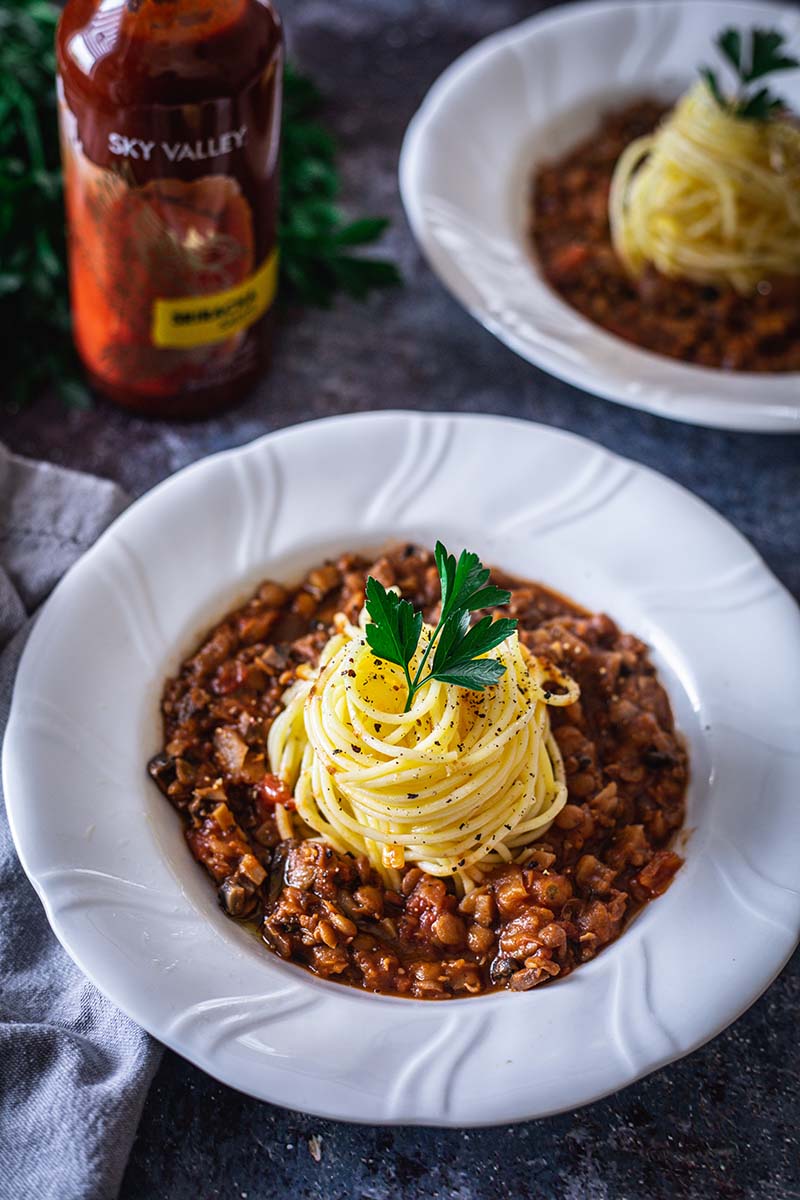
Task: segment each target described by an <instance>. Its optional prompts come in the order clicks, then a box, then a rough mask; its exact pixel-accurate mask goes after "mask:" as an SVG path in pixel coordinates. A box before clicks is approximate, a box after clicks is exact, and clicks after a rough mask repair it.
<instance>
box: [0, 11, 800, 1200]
mask: <svg viewBox="0 0 800 1200" xmlns="http://www.w3.org/2000/svg"><path fill="white" fill-rule="evenodd" d="M541 7H544V6H543V5H541V4H537V3H531V2H528V3H526V2H525V0H283V3H282V4H281V8H282V11H283V13H284V15H285V17H286V24H287V31H288V37H289V44H290V48H291V53H292V55H293V57H294V59H295V60H296V61H297V63H298V64H299V65H300V66H301V67H302V68H303V69H305V70H308V71H309V72H310V73H311V74H313V76H314V77H315V78H316V80H317V81H318V82H319V84H320V86H321V87H322V89H323V91H324V92H325V95H326V97H327V106H326V117H327V120H328V121H329V122H330V124H331V125H332V126H333V127H334V129H335V130H336V133H337V135H338V138H339V141H340V144H341V148H342V166H343V172H344V182H345V188H344V201H345V202H346V203H347V204H348V205H352V208H353V210H354V211H358V212H360V213H366V212H370V213H386V214H389V215H390V216H391V217H392V218H393V225H392V231H391V234H390V235H389V237H388V238H387V244H388V248H389V249H390V251H391V253H392V254H393V255H394V256H395V257H396V258H397V260H398V261H399V263H400V265H401V267H402V270H403V273H404V275H405V279H406V283H405V287H404V288H403V289H402V290H399V291H396V292H392V293H388V294H385V295H383V296H380V297H376V298H375V299H374V300H372V301H371V302H370V303H369V304H368V305H367V306H360V305H355V304H350V303H346V302H344V303H340V304H339V305H338V306H337V307H336V308H335V309H333V310H332V311H330V312H326V313H320V312H308V313H305V314H303V315H302V316H299V317H297V318H296V319H292V320H291V321H290V322H288V323H287V324H286V325H285V326H284V327H283V329H282V330H281V334H280V343H279V346H278V350H277V356H276V362H275V366H274V369H273V371H272V374H271V375H270V377H269V378H268V379H265V380H264V382H263V383H262V385H261V386H260V388H259V389H258V391H257V393H256V394H255V395H254V396H253V397H252V399H251V400H250V401H249V402H248V403H247V404H245V405H244V406H243V407H241V408H240V409H238V411H236V412H234V413H231V414H230V415H228V416H225V417H222V418H220V419H218V420H213V421H208V422H205V423H202V424H196V425H188V426H179V425H165V424H155V423H146V422H144V421H139V420H135V419H133V418H131V417H128V416H126V415H124V414H122V413H120V412H116V411H114V410H112V409H111V408H109V407H107V406H105V405H102V404H98V405H97V406H96V407H95V408H94V409H93V410H92V411H90V412H81V413H79V412H65V411H64V410H63V409H62V408H61V407H60V405H59V404H58V402H57V401H55V400H53V401H47V400H44V401H42V402H40V403H38V404H36V405H35V406H34V407H32V408H31V409H30V410H29V411H27V412H25V413H23V414H21V415H18V416H15V417H8V416H5V417H0V438H2V439H3V440H4V441H6V442H7V443H8V444H9V445H10V446H11V448H12V449H14V450H17V451H19V452H21V453H24V454H30V455H34V456H40V457H43V458H47V459H50V460H52V461H54V462H59V463H65V464H67V465H69V466H74V467H82V468H85V469H87V470H91V471H96V472H99V473H100V474H104V475H108V476H110V477H112V478H114V479H116V480H118V481H119V482H120V483H122V484H123V485H124V487H126V488H127V489H128V491H129V492H131V493H134V494H135V493H140V492H143V491H145V490H146V489H147V488H149V487H151V486H152V485H153V484H154V483H157V482H158V481H159V480H160V479H162V478H163V477H164V476H165V475H168V474H170V472H172V471H175V470H177V469H178V468H179V467H182V466H184V465H185V464H186V463H188V462H191V461H192V460H193V459H195V458H199V457H201V456H202V455H204V454H208V453H210V452H212V451H214V450H220V449H223V448H225V447H227V446H233V445H238V444H239V443H241V442H246V441H249V440H250V439H251V438H254V437H256V436H258V435H259V434H261V433H264V432H265V431H267V430H269V429H275V428H278V427H279V426H282V425H287V424H291V423H294V422H297V421H302V420H306V419H308V418H310V417H317V416H324V415H328V414H331V413H339V412H348V411H353V410H366V409H372V408H384V407H407V408H420V409H449V410H459V411H465V412H494V413H507V414H510V415H515V416H521V417H527V418H530V419H533V420H537V421H543V422H545V423H546V424H550V425H557V426H560V427H562V428H566V429H572V430H575V431H576V432H578V433H581V434H584V435H588V436H589V437H592V438H594V439H595V440H596V441H598V442H601V443H602V444H603V445H606V446H608V447H610V448H611V449H613V450H616V451H619V452H621V453H623V454H626V455H628V456H629V457H630V458H633V459H635V460H637V461H638V462H642V463H646V464H647V465H648V466H651V467H655V468H656V469H658V470H660V471H663V472H664V473H665V474H667V475H670V476H672V477H673V478H674V479H676V480H678V481H679V482H680V483H682V484H684V485H685V486H686V487H688V488H690V489H691V490H692V491H693V492H695V493H697V494H698V495H700V496H702V497H703V498H704V499H705V500H707V501H708V502H709V503H710V504H712V505H713V506H714V507H715V508H716V509H718V510H719V511H720V512H722V513H723V514H724V515H725V516H726V517H727V518H728V519H729V520H730V521H732V522H733V523H734V524H735V525H736V526H737V527H738V528H739V529H740V530H741V531H742V532H743V533H744V534H745V535H746V536H747V537H748V538H750V539H751V541H752V542H753V543H754V544H755V545H756V547H757V548H758V550H759V551H760V553H761V554H762V555H763V556H764V558H765V559H766V560H767V562H768V563H769V565H770V566H771V567H772V569H773V570H774V571H775V573H776V574H777V575H778V576H779V577H780V578H781V579H782V580H783V581H784V582H785V583H786V584H787V585H788V586H789V587H790V588H791V589H792V590H793V592H794V594H795V595H798V593H800V553H799V552H800V528H799V523H798V501H800V439H798V438H796V437H795V438H791V437H785V436H784V437H774V436H773V437H769V436H757V435H745V434H733V433H722V432H715V431H711V430H704V429H700V428H695V427H693V426H688V425H679V424H673V423H670V422H668V421H664V420H661V419H659V418H657V417H652V416H647V415H644V414H641V413H637V412H633V411H631V410H629V409H625V408H619V407H617V406H615V405H612V404H607V403H604V402H603V401H601V400H596V399H593V398H591V397H589V396H586V395H583V394H582V393H580V392H578V391H576V390H575V389H574V388H571V387H568V386H567V385H566V384H562V383H559V382H557V381H556V380H554V379H551V378H549V377H548V376H547V375H545V374H543V373H542V372H540V371H537V370H536V369H535V368H533V367H531V366H529V365H528V364H526V363H523V362H522V361H520V360H519V359H517V358H516V357H515V356H514V355H513V354H512V353H511V352H510V351H509V350H506V349H505V348H504V347H503V346H501V345H500V344H499V343H498V342H496V341H495V340H494V339H493V338H492V337H491V336H490V335H489V334H488V333H485V332H484V331H483V330H482V329H480V328H479V327H478V325H476V324H475V323H474V322H473V321H472V320H471V319H470V318H469V317H468V316H467V315H466V314H465V313H463V312H462V311H461V309H460V308H458V306H457V305H456V304H455V303H454V302H453V301H452V300H450V299H449V297H448V296H447V295H446V294H445V293H444V291H443V289H442V288H441V287H440V285H439V284H438V283H437V282H436V280H435V279H434V278H433V276H432V275H431V273H430V271H429V270H428V269H427V267H426V266H425V265H424V263H423V262H422V261H421V259H420V256H419V254H418V252H417V250H416V248H415V246H414V243H413V241H412V239H411V237H410V235H409V232H408V229H407V227H406V223H405V220H404V218H403V215H402V212H401V208H400V202H399V197H398V193H397V183H396V167H397V156H398V151H399V147H400V141H401V137H402V133H403V130H404V128H405V126H406V123H407V121H408V119H409V117H410V116H411V114H412V113H413V112H414V110H415V108H416V107H417V105H418V103H419V102H420V100H421V99H422V96H423V95H424V93H425V91H426V89H427V88H428V86H429V85H430V84H431V83H432V82H433V80H434V78H435V77H436V76H437V75H438V74H439V72H440V71H441V70H442V69H443V68H444V67H445V66H446V65H447V64H448V63H449V62H450V61H451V60H452V59H453V58H455V57H456V55H458V54H459V53H461V51H463V50H465V49H466V48H467V47H468V46H470V45H472V43H473V42H475V41H477V40H478V39H479V38H481V37H483V36H484V35H486V34H488V33H491V32H493V31H494V30H496V29H499V28H501V27H503V26H505V25H508V24H511V23H512V22H514V21H517V20H519V19H521V18H522V17H525V16H527V15H529V14H530V13H532V12H535V11H537V10H538V9H539V8H541ZM654 536H657V531H654ZM765 669H767V670H768V664H765ZM799 698H800V697H799ZM799 992H800V970H799V969H798V957H797V956H795V959H794V960H793V963H792V964H790V966H789V967H787V969H786V970H785V971H784V972H783V974H782V976H781V977H780V978H779V979H778V980H777V981H776V982H775V983H774V984H773V986H772V987H771V988H770V989H769V991H768V993H767V994H766V995H765V996H764V997H762V999H761V1000H760V1001H759V1002H758V1003H757V1004H756V1005H755V1006H754V1007H753V1008H752V1009H751V1010H750V1012H749V1013H747V1014H746V1015H745V1016H744V1017H743V1018H742V1019H741V1020H740V1021H738V1022H737V1023H736V1025H735V1026H734V1027H733V1028H732V1029H729V1030H728V1031H727V1032H726V1033H724V1034H722V1035H721V1036H720V1037H718V1038H716V1039H715V1040H714V1041H713V1042H712V1043H711V1044H710V1045H708V1046H706V1047H705V1048H704V1049H703V1050H700V1051H698V1052H697V1053H696V1054H693V1055H692V1056H691V1057H690V1058H689V1059H686V1060H684V1061H683V1062H680V1063H676V1064H674V1065H673V1066H670V1067H667V1068H665V1069H663V1070H661V1071H659V1072H657V1073H656V1074H655V1075H653V1076H651V1077H650V1078H648V1079H646V1080H644V1081H643V1082H642V1083H640V1084H638V1085H636V1086H634V1087H631V1088H628V1089H627V1090H626V1091H625V1092H623V1093H621V1094H620V1095H617V1096H615V1097H612V1098H611V1099H608V1100H605V1101H602V1102H601V1103H598V1104H594V1105H592V1106H591V1107H589V1108H586V1109H583V1110H581V1111H579V1112H576V1113H571V1114H568V1115H565V1116H561V1117H555V1118H551V1119H549V1120H545V1121H539V1122H535V1123H529V1124H525V1125H519V1126H516V1127H509V1128H498V1129H493V1130H482V1131H469V1132H467V1131H465V1132H460V1131H452V1132H447V1131H440V1130H414V1129H373V1128H367V1127H354V1126H347V1125H341V1124H337V1123H335V1122H331V1121H320V1120H317V1119H315V1118H312V1117H306V1116H303V1115H301V1114H298V1113H294V1112H286V1111H284V1110H282V1109H279V1108H274V1107H272V1106H270V1105H268V1104H260V1103H258V1102H256V1101H254V1100H250V1099H247V1098H245V1097H243V1096H240V1095H238V1094H237V1093H236V1092H234V1091H231V1090H230V1089H228V1088H226V1087H223V1086H221V1085H220V1084H217V1083H215V1082H214V1081H213V1080H211V1079H209V1078H208V1077H207V1076H205V1075H203V1074H202V1073H201V1072H200V1071H198V1070H196V1069H195V1068H194V1067H192V1066H190V1065H188V1064H187V1063H185V1062H183V1061H182V1060H181V1059H179V1058H177V1057H176V1056H175V1055H174V1054H171V1053H169V1052H167V1054H166V1055H165V1058H164V1063H163V1066H162V1068H161V1070H160V1072H159V1075H158V1077H157V1079H156V1082H155V1084H154V1086H153V1090H152V1093H151V1095H150V1097H149V1100H148V1102H147V1105H146V1108H145V1113H144V1119H143V1121H142V1126H141V1130H140V1133H139V1137H138V1139H137V1141H136V1144H135V1146H134V1150H133V1155H132V1157H131V1161H130V1165H129V1167H128V1172H127V1175H126V1178H125V1184H124V1187H123V1190H122V1196H123V1198H124V1200H145V1198H147V1200H149V1198H150V1197H169V1200H184V1198H186V1200H205V1198H206V1197H225V1198H230V1200H261V1198H266V1197H273V1196H275V1197H277V1196H281V1197H283V1196H288V1197H292V1198H294V1197H297V1198H301V1197H319V1198H324V1200H346V1198H350V1197H354V1198H357V1200H385V1198H386V1200H388V1198H389V1197H391V1198H395V1197H398V1196H402V1197H408V1198H409V1200H416V1198H417V1197H426V1198H428V1197H442V1198H445V1197H447V1198H452V1200H490V1198H494V1197H496V1196H499V1195H500V1194H502V1193H504V1192H508V1193H509V1194H510V1195H512V1196H519V1197H522V1198H527V1197H536V1198H539V1197H548V1198H550V1197H553V1198H558V1200H578V1198H584V1197H586V1198H587V1200H607V1198H608V1200H634V1198H635V1200H671V1198H673V1197H697V1198H698V1200H699V1198H700V1197H703V1198H704V1200H706V1198H708V1197H724V1198H729V1200H739V1198H745V1197H747V1198H752V1200H785V1198H789V1197H800V1166H798V1141H797V1137H798V1129H797V1127H798V1117H800V1104H798V1072H799V1070H800V1053H798V1039H797V1011H798V1000H799V999H800V995H798V993H799ZM577 1036H578V1031H576V1037H577ZM312 1135H317V1136H318V1137H320V1138H321V1139H322V1142H321V1158H320V1161H319V1162H316V1161H315V1159H314V1158H313V1157H312V1155H311V1153H310V1152H309V1147H308V1139H309V1138H310V1137H311V1136H312Z"/></svg>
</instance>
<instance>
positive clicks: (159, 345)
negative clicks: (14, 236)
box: [56, 0, 283, 417]
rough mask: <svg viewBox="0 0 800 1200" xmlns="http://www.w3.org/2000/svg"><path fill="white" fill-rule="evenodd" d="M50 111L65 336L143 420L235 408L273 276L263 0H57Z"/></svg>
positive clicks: (272, 161) (270, 109)
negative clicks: (58, 160) (56, 132)
mask: <svg viewBox="0 0 800 1200" xmlns="http://www.w3.org/2000/svg"><path fill="white" fill-rule="evenodd" d="M56 48H57V54H58V69H59V85H58V86H59V108H60V118H61V135H62V155H63V163H64V183H65V195H66V208H67V224H68V231H69V257H70V290H71V298H72V316H73V330H74V337H75V342H76V345H77V348H78V352H79V354H80V356H81V358H82V360H83V363H84V366H85V368H86V371H87V373H88V375H89V378H90V380H91V382H92V383H93V384H94V385H95V386H96V387H97V388H98V389H99V390H100V391H101V392H103V393H104V394H105V395H107V396H108V397H109V398H110V399H112V400H114V401H116V402H117V403H119V404H122V405H124V406H125V407H127V408H131V409H134V410H136V411H137V412H141V413H146V414H150V415H155V416H178V417H192V416H200V415H204V414H206V413H209V412H212V411H214V410H217V409H220V408H223V407H226V406H228V405H230V404H233V403H235V402H236V401H237V400H238V399H239V398H240V397H241V396H242V394H243V393H244V392H245V391H246V390H247V389H248V388H249V387H250V386H251V385H252V383H253V382H254V380H255V378H256V376H257V375H258V374H259V372H260V371H261V370H262V369H263V368H264V366H265V365H266V361H267V357H268V354H269V344H270V340H271V332H272V306H273V300H274V296H275V289H276V283H277V248H276V237H277V221H278V155H279V146H280V108H281V86H282V63H283V42H282V35H281V26H280V22H279V19H278V17H277V15H276V13H275V12H274V10H273V8H272V7H271V5H270V3H269V2H268V0H69V3H68V4H67V6H66V8H65V10H64V12H63V14H62V17H61V22H60V24H59V28H58V35H57V47H56Z"/></svg>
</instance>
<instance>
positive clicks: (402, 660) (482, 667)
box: [366, 542, 517, 712]
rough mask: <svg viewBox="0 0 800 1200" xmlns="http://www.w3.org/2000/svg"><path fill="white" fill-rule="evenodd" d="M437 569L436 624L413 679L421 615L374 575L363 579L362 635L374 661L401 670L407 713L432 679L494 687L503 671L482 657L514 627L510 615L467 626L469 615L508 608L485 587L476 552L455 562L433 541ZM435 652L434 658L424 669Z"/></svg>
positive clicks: (503, 595)
mask: <svg viewBox="0 0 800 1200" xmlns="http://www.w3.org/2000/svg"><path fill="white" fill-rule="evenodd" d="M435 558H436V568H437V570H438V572H439V582H440V585H441V590H442V605H441V612H440V616H439V621H438V623H437V625H436V628H435V629H434V631H433V634H432V636H431V639H430V641H429V642H428V644H427V646H426V647H425V650H424V652H423V654H422V657H421V658H420V660H419V663H418V664H417V667H416V669H415V671H414V674H413V676H412V674H411V662H412V659H413V658H414V655H415V653H416V651H417V647H418V645H419V638H420V633H421V632H422V613H421V612H419V611H417V610H415V608H414V606H413V605H412V604H411V603H409V601H408V600H403V599H401V597H400V596H398V595H397V593H396V592H393V591H387V589H386V588H385V587H384V586H383V584H382V583H379V582H378V580H377V579H375V578H374V577H373V576H372V575H370V577H369V579H368V580H367V589H366V593H367V613H368V615H369V618H370V623H369V624H368V625H367V629H366V636H367V641H368V643H369V646H370V649H371V650H372V653H373V654H374V655H375V656H376V658H382V659H385V660H386V661H387V662H390V663H395V664H396V665H397V666H398V667H402V669H403V673H404V675H405V677H406V684H407V685H408V696H407V698H406V705H405V712H408V711H409V709H410V708H411V704H412V702H413V700H414V696H415V695H416V693H417V692H418V691H419V690H420V688H423V687H424V686H425V684H426V683H430V681H431V680H432V679H437V680H439V682H441V683H449V684H454V685H456V686H457V687H463V688H469V689H470V690H471V691H475V692H482V691H483V689H484V688H485V687H487V686H488V685H489V684H493V683H497V681H498V679H499V678H500V677H501V675H503V673H504V671H505V669H506V668H505V667H504V666H503V664H502V663H499V662H498V661H497V660H496V659H494V658H482V657H481V656H482V655H484V654H486V653H488V651H489V650H493V649H494V647H495V646H499V645H500V643H501V642H504V641H505V640H506V638H507V637H509V636H510V635H511V634H512V633H513V632H514V630H515V629H516V628H517V622H516V621H515V620H512V619H510V618H508V617H498V618H497V619H496V620H493V619H492V618H491V617H488V616H486V617H481V618H480V620H479V621H478V622H477V623H476V624H475V625H472V626H470V618H471V614H472V613H473V612H476V611H477V610H478V609H481V608H494V607H497V606H498V605H500V604H508V602H509V600H510V599H511V593H510V592H508V591H506V590H505V588H499V587H495V586H494V585H493V584H490V583H489V571H488V569H487V568H486V567H484V565H483V563H482V562H481V560H480V559H479V558H478V556H477V554H472V553H470V552H469V551H467V550H462V551H461V554H460V555H459V557H458V561H457V562H456V559H455V556H454V555H452V554H449V553H448V552H447V550H446V549H445V547H444V546H443V545H442V543H441V542H437V543H436V550H435ZM431 654H433V660H432V662H431V664H430V667H429V668H428V671H427V674H426V673H425V669H426V667H427V666H428V661H429V659H430V657H431Z"/></svg>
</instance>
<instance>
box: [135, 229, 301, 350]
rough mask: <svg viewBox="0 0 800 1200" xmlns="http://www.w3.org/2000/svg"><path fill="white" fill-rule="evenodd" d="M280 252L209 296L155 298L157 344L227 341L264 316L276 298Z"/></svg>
mask: <svg viewBox="0 0 800 1200" xmlns="http://www.w3.org/2000/svg"><path fill="white" fill-rule="evenodd" d="M277 282H278V253H277V251H276V250H273V252H272V254H270V256H269V258H268V259H267V260H266V262H264V263H262V265H261V266H260V267H259V269H258V270H257V271H255V272H254V273H253V274H252V275H250V276H248V278H247V279H245V280H244V281H243V282H242V283H240V284H238V285H237V286H236V287H232V288H227V289H226V290H225V291H224V292H211V293H210V294H209V295H207V296H193V297H189V298H188V299H185V300H184V299H181V300H156V302H155V304H154V305H153V330H152V339H153V345H154V346H167V347H170V348H172V349H182V348H185V347H187V346H210V345H212V344H213V343H214V342H224V341H227V339H228V338H230V337H232V336H233V334H236V333H241V331H242V330H243V329H248V328H249V327H250V326H251V325H252V324H253V322H254V321H257V320H258V319H259V317H262V316H263V315H264V313H265V312H266V311H267V309H268V308H269V306H270V304H271V303H272V301H273V299H274V298H275V291H276V287H277Z"/></svg>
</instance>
